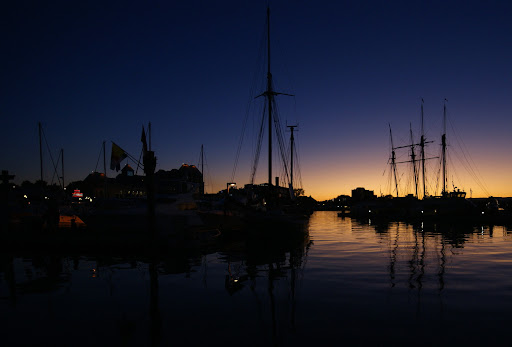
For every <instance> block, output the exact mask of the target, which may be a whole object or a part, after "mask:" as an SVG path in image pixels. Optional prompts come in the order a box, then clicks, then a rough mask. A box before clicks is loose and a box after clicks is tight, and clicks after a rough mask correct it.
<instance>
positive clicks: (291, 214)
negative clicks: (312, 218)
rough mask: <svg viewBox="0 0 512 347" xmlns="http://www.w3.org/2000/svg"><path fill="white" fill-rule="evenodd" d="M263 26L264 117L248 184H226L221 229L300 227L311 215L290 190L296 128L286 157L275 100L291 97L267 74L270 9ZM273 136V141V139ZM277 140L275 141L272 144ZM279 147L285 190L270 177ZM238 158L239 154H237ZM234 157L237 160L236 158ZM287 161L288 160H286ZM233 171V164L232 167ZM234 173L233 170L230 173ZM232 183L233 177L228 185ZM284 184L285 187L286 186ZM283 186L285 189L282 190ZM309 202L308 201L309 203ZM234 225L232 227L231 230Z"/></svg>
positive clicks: (268, 64) (268, 72) (306, 199)
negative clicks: (264, 170)
mask: <svg viewBox="0 0 512 347" xmlns="http://www.w3.org/2000/svg"><path fill="white" fill-rule="evenodd" d="M266 24H267V26H266V39H267V42H266V44H267V45H266V48H267V52H266V53H267V55H266V90H265V91H263V92H262V93H261V94H260V95H258V96H257V97H256V98H259V97H263V98H264V113H263V118H262V123H261V127H260V136H259V137H258V144H257V149H256V151H255V153H256V155H255V158H254V163H253V166H252V171H251V179H250V183H249V184H246V185H245V186H244V188H241V189H236V188H235V183H228V185H227V189H226V197H225V200H224V205H223V210H222V211H218V213H217V214H218V215H219V218H218V221H217V223H219V225H222V226H224V228H229V227H227V225H231V228H238V229H247V228H252V229H258V230H260V231H261V230H268V229H269V227H270V229H279V230H281V229H286V228H287V227H288V226H297V225H301V226H303V225H304V221H305V220H307V219H308V217H309V215H310V214H311V213H312V210H313V208H312V207H313V206H312V204H310V205H308V204H307V202H310V200H309V199H308V198H305V197H297V196H296V195H297V194H296V188H295V187H294V181H293V178H294V161H293V159H294V156H295V155H296V153H294V151H293V149H294V141H295V138H294V130H295V128H296V127H297V126H296V125H289V126H288V128H289V129H290V133H291V136H290V144H289V148H290V157H288V154H287V153H285V152H286V150H285V147H286V144H285V140H284V137H283V134H282V129H281V125H280V121H279V117H278V115H277V105H276V97H277V96H293V95H291V94H287V93H283V92H278V91H276V90H275V89H274V83H273V78H272V72H271V54H270V52H271V45H270V9H269V8H268V7H267V23H266ZM265 121H266V122H267V129H266V131H267V136H268V164H267V165H268V181H267V182H266V183H263V184H255V182H254V181H255V176H256V168H257V163H258V159H259V154H260V149H261V142H262V140H263V137H264V136H263V135H264V134H263V129H264V128H265V127H264V122H265ZM273 132H275V139H274V136H273V134H272V133H273ZM275 140H277V141H275ZM274 142H277V145H278V147H279V150H280V153H281V159H282V161H283V166H284V175H285V178H284V181H285V186H280V182H279V178H278V177H275V181H274V176H273V167H272V159H273V158H272V155H273V148H274V145H275V143H274ZM238 154H239V153H238ZM238 154H237V158H238ZM288 158H289V159H288ZM235 168H236V164H235ZM234 171H235V170H234ZM233 181H234V175H233V177H232V179H231V182H233ZM286 183H287V184H286ZM286 185H287V187H286ZM311 200H312V199H311ZM214 214H215V213H213V212H212V211H208V213H203V217H207V218H210V222H211V217H212V215H214ZM235 225H236V226H235Z"/></svg>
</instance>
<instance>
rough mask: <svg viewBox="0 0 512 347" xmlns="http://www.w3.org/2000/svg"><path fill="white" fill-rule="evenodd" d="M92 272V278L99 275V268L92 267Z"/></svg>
mask: <svg viewBox="0 0 512 347" xmlns="http://www.w3.org/2000/svg"><path fill="white" fill-rule="evenodd" d="M91 272H92V276H91V277H92V278H96V277H98V270H96V269H92V270H91Z"/></svg>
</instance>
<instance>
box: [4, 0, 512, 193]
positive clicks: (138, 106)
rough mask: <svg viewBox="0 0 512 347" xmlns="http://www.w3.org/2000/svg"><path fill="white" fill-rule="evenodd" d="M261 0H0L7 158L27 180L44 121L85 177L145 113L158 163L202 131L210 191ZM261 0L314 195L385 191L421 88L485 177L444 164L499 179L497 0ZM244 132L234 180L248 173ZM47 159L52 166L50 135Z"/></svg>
mask: <svg viewBox="0 0 512 347" xmlns="http://www.w3.org/2000/svg"><path fill="white" fill-rule="evenodd" d="M266 3H267V2H266V1H223V2H216V1H180V2H178V1H160V2H157V1H152V2H147V3H146V2H126V1H119V2H111V1H107V2H105V3H104V2H44V3H41V2H36V1H26V2H21V1H20V2H12V3H9V4H7V5H6V4H3V5H2V9H1V11H0V16H1V18H0V19H1V20H0V22H1V24H0V25H1V26H2V38H1V43H2V50H1V52H0V59H1V65H0V66H1V67H0V69H1V76H2V79H1V89H0V112H1V114H2V120H3V121H4V126H3V127H2V129H3V130H2V131H3V136H1V140H0V141H1V142H0V144H1V145H2V148H4V150H2V156H1V158H0V163H1V167H2V169H8V170H9V171H11V172H12V173H14V174H15V175H16V176H17V177H16V182H18V183H20V182H21V181H23V180H26V179H28V180H35V179H38V177H39V148H38V133H37V122H39V121H41V122H42V124H43V128H44V132H45V134H46V137H47V139H48V142H49V145H50V147H51V150H52V155H53V156H54V159H55V158H56V157H57V156H58V153H57V152H58V151H59V150H60V148H64V151H65V160H66V161H65V167H66V176H67V178H66V180H67V181H70V180H78V179H83V178H85V176H86V175H87V174H88V173H89V172H91V171H93V170H94V169H95V166H96V162H97V159H98V154H99V152H100V148H101V143H102V141H104V140H106V141H109V142H110V141H114V142H116V143H117V144H118V145H120V146H121V147H122V148H124V149H125V150H126V151H128V152H130V153H131V154H133V155H136V156H138V155H139V153H140V148H141V147H140V145H141V144H140V132H141V126H142V125H143V124H144V125H147V123H148V122H149V121H151V122H152V126H153V137H152V142H153V149H154V150H155V151H156V155H157V157H158V166H157V169H159V168H161V169H172V168H178V167H179V166H180V165H181V164H182V163H189V164H197V163H198V158H199V152H200V147H201V144H204V146H205V153H206V159H207V163H208V166H207V172H206V176H207V178H209V179H208V180H207V184H208V186H207V190H209V191H216V190H220V189H222V188H223V187H225V182H228V181H230V179H231V173H232V169H233V164H234V159H235V154H236V148H237V145H238V140H239V137H240V133H241V130H242V123H243V120H244V117H245V112H246V106H247V103H248V101H249V100H250V89H251V86H252V85H253V80H254V76H255V74H257V71H258V63H259V62H260V60H259V56H260V54H261V49H260V47H261V45H262V38H263V35H264V29H265V10H266ZM271 13H272V15H271V31H272V56H273V58H272V59H273V76H274V81H275V84H276V87H277V89H278V90H279V91H282V92H286V93H292V94H294V95H295V97H293V98H286V97H281V98H280V101H281V102H282V103H281V106H280V108H281V111H283V112H282V114H281V117H282V121H283V123H284V122H288V123H295V122H298V123H299V125H300V130H299V133H298V134H297V141H298V145H299V150H300V155H301V159H300V160H301V162H300V164H301V173H302V185H303V187H304V189H305V191H306V194H307V195H313V197H315V198H318V199H326V198H331V197H335V196H337V195H338V194H343V193H344V194H349V193H350V190H351V189H353V188H355V187H357V186H364V187H366V188H368V189H373V190H375V192H376V193H377V194H378V193H379V192H383V193H387V189H388V188H387V183H388V182H387V180H386V177H387V173H385V174H384V175H383V172H384V170H385V169H386V163H387V159H388V157H389V131H388V123H391V125H392V127H393V132H394V136H395V139H394V140H395V144H397V145H399V144H406V143H407V141H409V123H411V122H412V127H413V130H414V131H415V136H416V137H417V138H418V137H419V134H418V130H419V120H420V103H421V98H423V99H424V100H425V129H426V136H427V138H428V139H430V140H433V141H435V143H433V144H432V145H431V146H430V148H429V151H430V152H431V153H432V154H431V155H432V156H434V155H437V152H438V150H439V142H440V135H441V128H442V112H443V100H444V98H447V99H448V100H449V101H448V110H449V118H450V121H451V122H452V123H451V124H453V126H454V129H455V131H456V134H455V133H454V134H453V136H451V134H450V131H452V130H453V129H451V127H449V129H448V130H449V131H448V138H449V141H452V142H450V148H449V149H452V151H451V152H450V153H456V150H457V148H459V147H458V146H459V145H460V144H461V143H462V146H464V148H465V149H466V150H467V154H466V156H469V155H470V156H471V160H472V164H473V165H474V167H475V170H478V173H479V176H480V177H481V179H482V181H483V182H484V185H485V188H486V189H482V188H481V185H478V184H477V183H474V182H473V180H471V178H470V176H469V175H468V174H467V173H466V171H467V170H466V169H465V168H464V165H462V163H458V161H457V159H456V158H455V156H453V169H452V171H451V177H450V181H454V182H455V181H456V182H457V183H455V184H456V185H458V186H459V187H462V188H464V189H466V190H467V191H468V192H469V190H470V189H471V190H472V191H473V192H474V196H477V195H487V192H488V193H489V194H492V195H495V196H499V195H509V196H512V183H511V182H510V172H511V170H512V154H511V151H510V149H511V148H512V137H511V136H510V129H512V115H511V109H512V98H511V96H512V65H511V63H510V62H511V61H512V5H511V4H510V3H509V2H506V1H485V2H483V1H403V2H400V1H392V2H389V1H350V2H341V1H314V2H313V1H274V2H271ZM260 77H261V78H260V80H259V81H258V84H257V85H258V87H255V88H256V91H254V93H255V94H259V93H260V92H262V91H263V89H262V88H263V87H261V88H260V87H259V86H262V85H264V83H265V81H264V77H265V76H264V75H263V74H262V75H261V76H260ZM252 122H253V121H252V120H251V121H250V122H249V123H251V124H252ZM247 134H248V136H247V139H246V140H245V142H244V150H243V152H242V157H241V159H240V161H241V162H240V164H239V167H238V170H237V175H236V176H235V181H236V182H237V183H238V184H239V185H243V184H244V183H248V180H249V173H248V169H249V166H250V164H251V158H250V153H251V151H252V149H251V145H252V144H253V143H254V140H252V139H251V136H252V134H253V131H252V130H248V132H247ZM457 136H458V137H457ZM456 139H459V140H460V142H457V143H456V142H455V140H456ZM108 152H109V151H108ZM459 154H461V153H459ZM265 160H266V156H265V157H263V156H262V162H263V161H265ZM44 163H45V164H44V165H45V179H46V180H51V177H52V170H51V161H50V159H49V156H48V152H47V151H46V149H45V161H44ZM431 166H432V168H431V171H432V172H435V171H436V168H435V165H434V164H432V165H431ZM98 169H100V168H98ZM402 170H407V169H406V167H403V168H402ZM259 171H260V172H261V176H260V178H261V179H260V181H262V182H263V181H266V171H265V168H264V167H263V166H262V167H261V170H259ZM403 172H404V173H403V174H402V182H403V183H404V185H405V184H406V181H407V178H406V176H407V174H406V173H405V171H403ZM113 174H114V172H109V175H113ZM276 174H277V173H276ZM208 181H209V182H208ZM432 190H434V188H432Z"/></svg>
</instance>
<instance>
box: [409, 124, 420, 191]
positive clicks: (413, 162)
mask: <svg viewBox="0 0 512 347" xmlns="http://www.w3.org/2000/svg"><path fill="white" fill-rule="evenodd" d="M409 130H410V133H411V162H412V171H413V175H414V189H415V193H416V197H418V173H417V172H416V153H415V151H414V146H415V145H414V139H413V136H412V125H411V124H409Z"/></svg>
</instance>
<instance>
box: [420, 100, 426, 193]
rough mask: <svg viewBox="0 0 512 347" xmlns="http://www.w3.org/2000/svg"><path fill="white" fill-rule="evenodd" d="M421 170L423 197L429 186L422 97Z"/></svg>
mask: <svg viewBox="0 0 512 347" xmlns="http://www.w3.org/2000/svg"><path fill="white" fill-rule="evenodd" d="M420 146H421V171H422V175H421V176H422V178H423V199H425V197H426V196H427V187H426V186H425V181H426V179H425V134H424V132H423V99H421V141H420Z"/></svg>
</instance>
